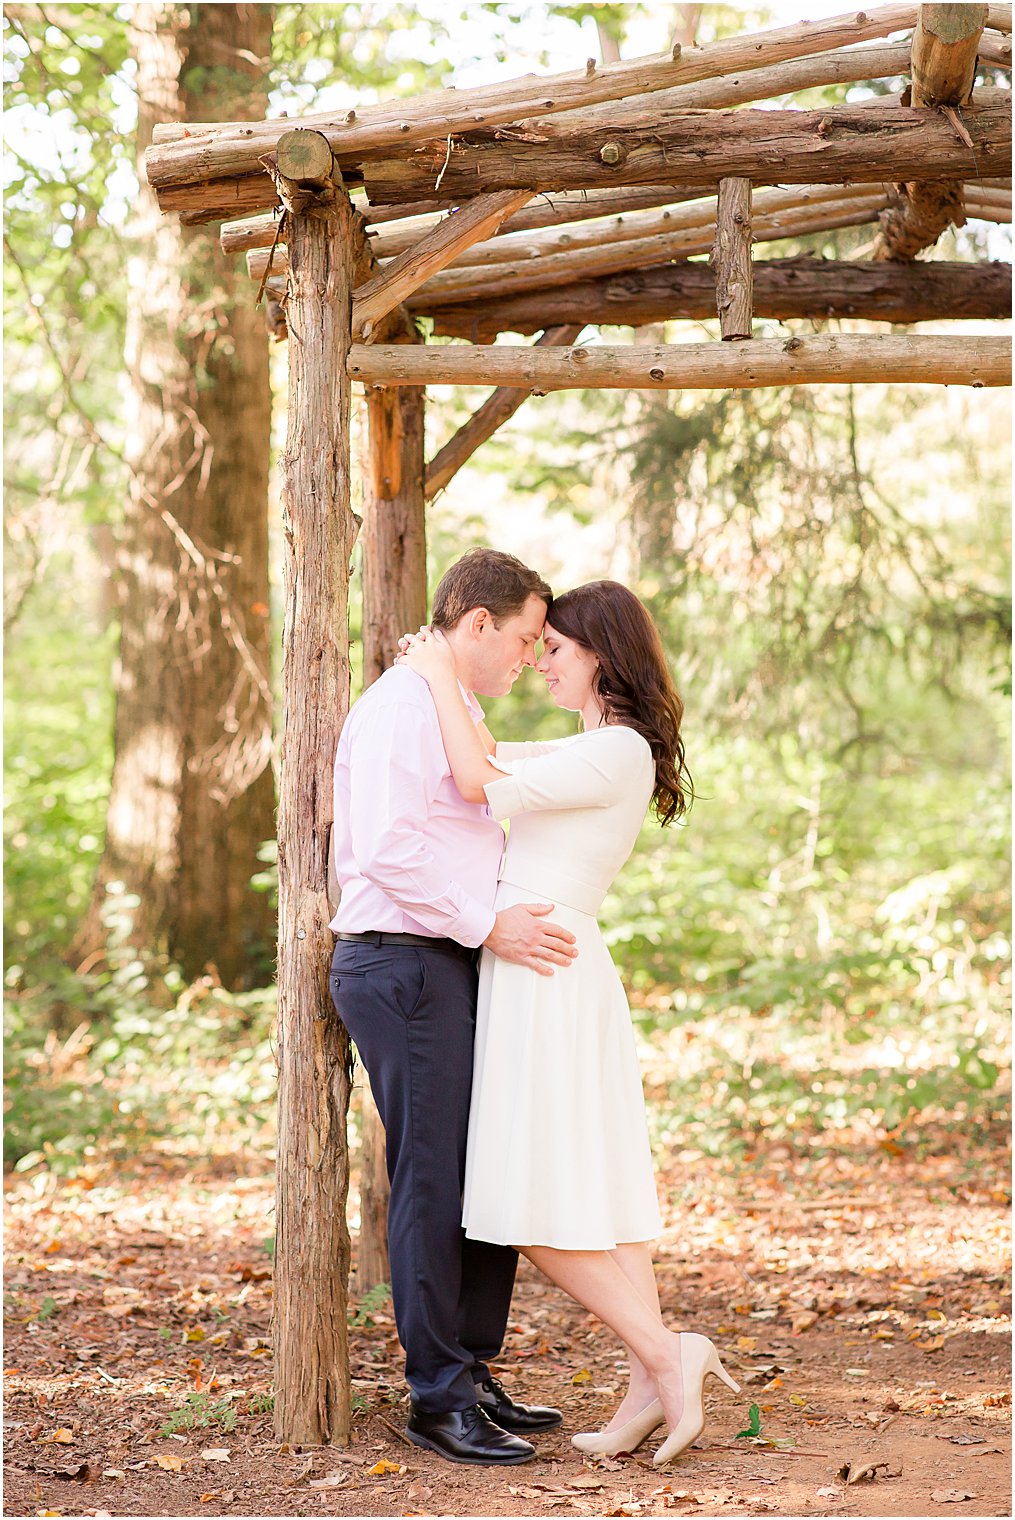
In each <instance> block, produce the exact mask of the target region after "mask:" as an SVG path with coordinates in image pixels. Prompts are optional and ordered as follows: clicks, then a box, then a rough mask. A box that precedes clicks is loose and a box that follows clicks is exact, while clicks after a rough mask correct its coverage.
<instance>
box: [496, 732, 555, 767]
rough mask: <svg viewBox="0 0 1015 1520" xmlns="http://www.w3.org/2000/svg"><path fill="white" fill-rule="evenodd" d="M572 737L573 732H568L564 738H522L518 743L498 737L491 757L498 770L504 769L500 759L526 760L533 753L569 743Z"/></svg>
mask: <svg viewBox="0 0 1015 1520" xmlns="http://www.w3.org/2000/svg"><path fill="white" fill-rule="evenodd" d="M573 738H574V734H569V735H568V736H567V737H566V738H564V739H524V740H521V741H519V742H518V743H515V742H514V741H512V740H509V741H507V742H505V741H504V740H503V739H498V740H497V743H496V744H495V745H494V754H493V755H492V756H491V759H492V761H493V763H494V765H496V766H497V768H498V770H505V769H506V767H505V766H503V765H502V764H501V761H502V760H528V759H530V758H531V757H532V756H533V755H548V754H549V753H550V752H551V751H552V750H555V749H558V748H559V747H560V745H562V744H570V743H571V740H572V739H573Z"/></svg>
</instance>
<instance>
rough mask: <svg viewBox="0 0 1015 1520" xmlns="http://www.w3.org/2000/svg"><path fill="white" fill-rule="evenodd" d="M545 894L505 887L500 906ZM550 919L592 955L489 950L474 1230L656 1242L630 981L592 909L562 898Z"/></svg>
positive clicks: (482, 992) (486, 1235)
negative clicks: (530, 961)
mask: <svg viewBox="0 0 1015 1520" xmlns="http://www.w3.org/2000/svg"><path fill="white" fill-rule="evenodd" d="M535 900H536V898H535V897H534V895H533V893H532V892H531V891H526V890H523V889H520V888H518V887H515V886H513V885H511V884H510V883H508V882H503V881H502V882H501V883H500V886H499V887H498V892H497V903H496V906H497V908H498V909H501V908H507V907H510V906H512V905H513V904H514V903H518V902H533V901H535ZM548 900H549V899H544V901H548ZM548 917H550V918H552V920H553V922H555V923H557V924H560V925H561V927H562V928H565V929H569V930H570V931H571V933H572V934H574V936H575V938H576V940H577V945H578V951H579V954H578V957H577V959H576V960H575V961H574V962H573V963H572V964H571V965H570V966H566V967H558V968H557V969H556V970H555V972H554V974H553V976H550V977H547V976H540V975H539V974H538V973H537V972H535V971H531V970H529V969H528V968H527V967H525V966H518V965H514V964H513V963H511V962H510V961H504V960H499V959H498V958H497V956H495V955H492V954H491V953H490V952H489V951H484V953H483V958H482V963H481V967H480V980H479V1005H478V1014H477V1025H476V1053H475V1067H474V1075H473V1087H472V1107H471V1114H470V1120H469V1142H468V1151H467V1159H466V1173H465V1193H464V1210H463V1223H464V1226H465V1232H466V1234H467V1235H468V1236H470V1237H471V1238H473V1239H476V1240H488V1241H493V1242H496V1243H498V1244H500V1245H512V1246H527V1245H543V1246H555V1247H557V1248H558V1249H560V1250H570V1251H596V1250H610V1249H612V1248H613V1247H614V1246H615V1245H618V1244H620V1243H623V1242H625V1241H641V1240H652V1239H654V1238H655V1236H657V1235H658V1234H659V1231H660V1229H661V1220H660V1215H659V1205H658V1202H657V1199H656V1190H655V1179H654V1175H653V1168H652V1156H651V1152H650V1149H649V1141H648V1128H647V1124H646V1120H645V1100H644V1095H643V1092H642V1082H641V1070H640V1067H639V1064H638V1053H637V1049H636V1047H635V1040H634V1030H633V1029H632V1026H631V1011H630V1008H629V1007H628V1003H627V998H626V996H625V994H624V988H623V985H622V983H621V980H620V977H619V976H618V974H617V970H616V967H615V966H614V964H613V961H612V960H611V958H610V953H609V951H608V950H607V948H606V944H605V943H604V941H603V937H602V933H601V932H600V929H599V925H598V923H597V921H596V919H595V918H594V917H593V916H592V915H591V914H587V913H580V912H578V911H577V910H576V909H574V908H569V907H566V906H563V905H556V906H555V907H554V909H553V912H552V913H551V914H549V915H548Z"/></svg>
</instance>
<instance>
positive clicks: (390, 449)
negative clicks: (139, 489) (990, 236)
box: [356, 385, 426, 1293]
mask: <svg viewBox="0 0 1015 1520" xmlns="http://www.w3.org/2000/svg"><path fill="white" fill-rule="evenodd" d="M424 396H425V391H424V389H423V387H422V386H415V385H410V386H405V387H402V388H399V389H393V388H391V387H390V386H373V387H371V388H370V389H369V390H368V391H367V419H368V426H369V438H370V459H369V469H368V471H367V473H366V485H365V502H364V509H363V531H362V544H363V685H364V687H366V686H369V685H370V683H371V682H372V681H376V679H377V677H378V676H379V675H381V674H382V672H383V671H385V670H386V669H387V668H388V666H389V665H390V664H391V662H392V660H393V659H394V658H395V655H396V654H397V652H398V644H397V640H398V636H399V634H401V633H405V632H406V631H409V632H410V633H411V632H414V631H415V630H416V629H417V628H418V627H419V625H420V624H421V623H422V622H423V621H424V619H425V617H426V534H425V502H424V499H423V400H424ZM362 1099H363V1106H362V1109H361V1119H362V1135H363V1148H362V1152H361V1158H360V1228H359V1242H358V1246H357V1252H356V1291H357V1292H358V1293H366V1292H369V1290H370V1289H371V1288H374V1287H376V1286H377V1284H378V1283H382V1282H387V1281H389V1279H390V1268H389V1264H388V1192H389V1189H388V1174H387V1168H386V1165H385V1152H384V1128H383V1126H382V1124H381V1120H380V1115H379V1114H378V1112H377V1106H376V1104H375V1103H374V1100H373V1096H372V1094H371V1092H370V1089H369V1084H367V1083H364V1085H363V1090H362Z"/></svg>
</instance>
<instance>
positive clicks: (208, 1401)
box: [159, 1390, 236, 1436]
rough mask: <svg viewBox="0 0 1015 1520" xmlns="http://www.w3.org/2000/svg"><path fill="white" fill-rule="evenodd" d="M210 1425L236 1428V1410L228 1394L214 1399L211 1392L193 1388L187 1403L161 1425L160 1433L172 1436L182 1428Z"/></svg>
mask: <svg viewBox="0 0 1015 1520" xmlns="http://www.w3.org/2000/svg"><path fill="white" fill-rule="evenodd" d="M208 1425H218V1426H219V1427H220V1429H222V1430H235V1429H236V1410H235V1409H233V1407H232V1404H231V1402H230V1399H229V1396H228V1395H226V1396H225V1397H223V1398H220V1399H213V1398H212V1396H211V1394H210V1393H201V1392H198V1391H197V1390H193V1391H192V1392H190V1393H188V1394H187V1401H186V1403H185V1404H184V1405H183V1406H182V1407H181V1408H180V1409H174V1410H173V1412H172V1414H171V1415H170V1416H169V1419H168V1420H167V1421H166V1422H165V1424H164V1425H163V1426H161V1428H160V1430H159V1435H160V1436H171V1435H175V1434H176V1432H177V1431H180V1430H196V1429H204V1428H205V1427H207V1426H208Z"/></svg>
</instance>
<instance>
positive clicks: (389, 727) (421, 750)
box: [349, 703, 496, 946]
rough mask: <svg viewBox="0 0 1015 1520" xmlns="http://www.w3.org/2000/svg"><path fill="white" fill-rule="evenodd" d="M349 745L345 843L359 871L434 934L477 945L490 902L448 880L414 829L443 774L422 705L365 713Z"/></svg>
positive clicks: (489, 924)
mask: <svg viewBox="0 0 1015 1520" xmlns="http://www.w3.org/2000/svg"><path fill="white" fill-rule="evenodd" d="M363 722H364V728H363V731H362V733H361V734H360V735H358V738H359V739H360V741H361V742H360V743H358V744H353V745H351V746H350V752H349V787H350V796H351V799H352V806H351V808H350V813H351V824H350V833H351V844H352V853H353V855H354V856H355V858H356V862H357V865H358V866H359V869H360V871H361V872H362V873H363V875H364V876H365V877H366V879H367V881H370V882H372V883H373V885H374V886H375V887H377V888H378V889H379V890H380V891H381V892H383V893H384V895H385V897H387V898H390V900H391V901H392V902H393V903H395V904H396V906H397V907H399V908H401V909H402V911H403V912H404V913H408V914H409V915H410V916H411V917H412V918H415V919H417V920H418V921H419V922H420V923H421V924H424V925H425V926H426V928H427V929H430V930H432V931H433V932H434V933H435V934H438V935H445V936H447V937H448V938H449V939H456V940H458V941H459V943H460V944H463V945H472V946H475V945H481V944H482V943H483V941H484V940H485V939H486V937H487V935H488V934H489V933H490V930H491V929H492V928H493V926H494V921H495V918H496V915H495V913H494V911H493V908H492V907H490V906H489V905H487V904H484V903H482V902H480V901H479V899H478V898H475V897H473V896H472V895H471V894H470V893H468V892H466V891H465V889H464V888H463V887H462V886H460V885H459V883H458V882H456V881H454V880H452V878H451V877H450V876H449V875H448V873H447V871H446V869H445V868H444V867H442V866H441V865H440V863H439V862H438V861H437V860H436V859H435V858H434V856H433V854H432V852H431V851H430V850H429V849H428V848H427V845H426V843H425V841H424V839H423V835H422V832H421V828H420V825H421V822H422V820H423V819H425V818H426V816H427V813H428V812H429V809H430V806H431V804H432V802H433V799H434V797H435V795H436V792H437V788H438V787H439V785H440V780H441V776H442V774H443V769H442V761H443V750H441V752H440V755H439V756H438V755H437V754H436V753H435V748H434V746H435V743H439V740H438V739H436V736H435V734H434V731H433V725H432V723H431V722H430V721H429V719H428V715H427V713H426V711H425V710H424V709H423V708H420V707H415V706H412V705H410V704H407V703H401V704H399V705H398V706H397V707H396V706H394V705H391V706H387V705H385V706H378V707H376V708H375V709H374V710H373V711H372V712H371V713H369V714H364V719H363Z"/></svg>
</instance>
